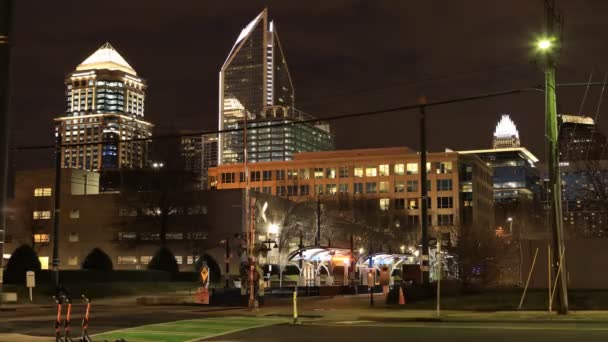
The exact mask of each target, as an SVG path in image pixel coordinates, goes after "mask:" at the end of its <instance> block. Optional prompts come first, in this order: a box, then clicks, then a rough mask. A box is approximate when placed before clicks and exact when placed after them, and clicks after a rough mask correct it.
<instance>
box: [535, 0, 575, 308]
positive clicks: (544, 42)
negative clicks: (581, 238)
mask: <svg viewBox="0 0 608 342" xmlns="http://www.w3.org/2000/svg"><path fill="white" fill-rule="evenodd" d="M544 30H545V32H544V34H545V36H544V37H543V38H542V39H541V40H540V41H539V42H538V46H537V47H538V50H539V52H541V53H542V57H543V67H544V69H545V137H546V139H547V163H548V169H549V189H550V195H551V198H550V203H551V219H550V224H551V227H552V231H553V246H554V250H555V253H554V259H553V269H554V272H555V274H556V275H557V280H556V281H557V291H558V292H559V295H558V297H557V299H558V303H559V310H558V312H559V313H560V314H567V313H568V282H567V280H566V276H565V275H566V274H567V273H566V263H565V253H564V250H565V245H564V230H563V217H562V189H561V184H562V182H561V175H560V172H559V148H558V123H557V99H556V93H555V87H556V84H555V67H556V64H557V55H558V53H559V49H560V45H561V42H560V40H561V18H560V15H559V14H558V13H557V7H556V4H555V0H545V27H544ZM560 264H561V270H560Z"/></svg>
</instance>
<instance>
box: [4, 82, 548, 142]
mask: <svg viewBox="0 0 608 342" xmlns="http://www.w3.org/2000/svg"><path fill="white" fill-rule="evenodd" d="M530 91H541V92H542V91H543V89H540V88H538V87H529V88H518V89H512V90H507V91H501V92H495V93H486V94H480V95H473V96H467V97H459V98H453V99H448V100H442V101H435V102H429V103H427V104H418V103H417V104H411V105H405V106H399V107H392V108H385V109H379V110H371V111H365V112H357V113H348V114H339V115H334V116H330V117H326V118H313V119H306V120H298V121H292V122H281V123H275V124H269V125H265V126H260V127H259V128H274V127H285V126H292V125H302V124H310V123H324V122H328V121H338V120H345V119H353V118H359V117H366V116H375V115H380V114H386V113H393V112H400V111H410V110H415V109H419V108H421V107H435V106H442V105H448V104H454V103H460V102H468V101H476V100H483V99H488V98H493V97H499V96H506V95H515V94H521V93H525V92H530ZM76 118H77V117H76ZM242 131H243V128H231V129H223V130H210V131H200V132H195V133H185V134H165V135H157V136H154V137H148V138H136V139H124V140H117V141H96V142H80V143H71V144H61V145H59V146H57V145H56V144H52V145H25V146H15V147H12V148H11V151H25V150H43V149H56V148H58V147H59V148H70V147H78V146H89V145H104V144H110V143H116V144H118V143H131V142H146V141H152V140H169V139H178V138H185V137H200V136H202V135H209V134H219V133H222V134H224V133H235V132H242Z"/></svg>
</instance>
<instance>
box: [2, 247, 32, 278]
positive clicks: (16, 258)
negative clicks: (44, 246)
mask: <svg viewBox="0 0 608 342" xmlns="http://www.w3.org/2000/svg"><path fill="white" fill-rule="evenodd" d="M27 271H34V272H36V273H38V272H40V260H39V259H38V254H36V252H35V251H34V250H33V249H32V247H30V246H28V245H21V246H20V247H19V248H17V249H16V250H15V251H14V252H13V254H12V255H11V258H10V259H8V262H7V263H6V270H5V271H4V282H5V283H7V284H25V273H26V272H27Z"/></svg>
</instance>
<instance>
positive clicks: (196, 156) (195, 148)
mask: <svg viewBox="0 0 608 342" xmlns="http://www.w3.org/2000/svg"><path fill="white" fill-rule="evenodd" d="M184 133H188V132H184ZM181 155H182V159H183V162H184V165H183V166H184V169H185V170H187V171H191V172H194V173H196V174H198V175H200V178H201V183H200V184H201V186H202V187H206V184H207V171H208V170H209V168H210V167H216V166H217V159H218V158H217V135H196V136H191V135H187V136H184V137H182V140H181Z"/></svg>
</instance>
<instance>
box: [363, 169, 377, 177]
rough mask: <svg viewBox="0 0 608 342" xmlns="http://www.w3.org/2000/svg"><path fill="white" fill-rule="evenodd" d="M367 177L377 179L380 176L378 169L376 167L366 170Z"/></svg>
mask: <svg viewBox="0 0 608 342" xmlns="http://www.w3.org/2000/svg"><path fill="white" fill-rule="evenodd" d="M365 176H366V177H376V176H378V169H377V168H376V167H375V166H368V167H366V168H365Z"/></svg>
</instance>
